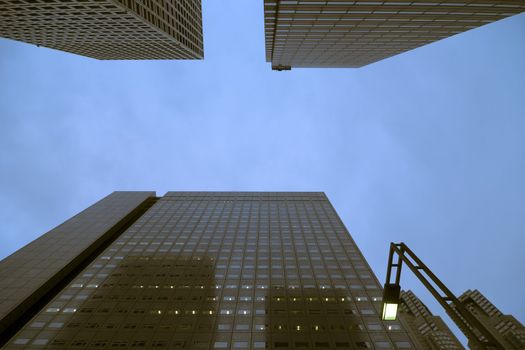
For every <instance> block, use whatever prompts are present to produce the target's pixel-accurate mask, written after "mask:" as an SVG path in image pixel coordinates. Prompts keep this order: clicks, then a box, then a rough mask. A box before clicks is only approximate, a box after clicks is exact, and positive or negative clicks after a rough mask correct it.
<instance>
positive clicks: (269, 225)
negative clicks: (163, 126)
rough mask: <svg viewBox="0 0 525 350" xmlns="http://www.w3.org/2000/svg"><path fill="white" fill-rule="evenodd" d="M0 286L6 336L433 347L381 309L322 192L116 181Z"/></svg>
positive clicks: (94, 343)
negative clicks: (133, 186)
mask: <svg viewBox="0 0 525 350" xmlns="http://www.w3.org/2000/svg"><path fill="white" fill-rule="evenodd" d="M0 291H1V292H0V301H1V303H2V304H1V305H2V308H1V309H0V311H1V312H0V320H1V321H0V322H1V323H0V325H1V327H2V328H1V329H0V334H1V336H0V340H1V341H2V344H3V349H112V348H124V349H140V348H143V349H162V348H164V349H235V350H242V349H280V350H286V349H340V350H344V349H434V348H433V347H430V346H427V344H425V343H422V342H421V341H420V339H419V338H418V337H419V334H417V333H414V332H412V330H411V327H410V326H407V323H406V322H399V321H388V322H383V321H381V319H380V312H381V296H382V289H381V285H380V283H379V282H378V280H377V278H376V277H375V275H374V274H373V272H372V270H371V269H370V267H369V265H368V264H367V262H366V261H365V259H364V258H363V256H362V254H361V253H360V251H359V249H358V247H357V246H356V244H355V242H354V241H353V240H352V238H351V236H350V235H349V233H348V231H347V230H346V228H345V227H344V225H343V223H342V222H341V220H340V219H339V217H338V215H337V213H336V212H335V210H334V209H333V207H332V206H331V204H330V202H329V201H328V199H327V198H326V196H325V195H324V194H323V193H318V192H297V193H296V192H168V193H167V194H166V195H164V196H163V197H160V198H159V197H156V196H155V194H154V193H153V192H115V193H113V194H111V195H109V196H108V197H106V198H104V199H102V200H101V201H99V202H98V203H96V204H95V205H93V206H91V207H90V208H88V209H86V210H85V211H83V212H81V213H80V214H78V215H76V216H74V217H73V218H71V219H70V220H68V221H66V222H65V223H64V224H62V225H60V226H58V227H57V228H55V229H53V230H51V231H50V232H48V233H46V234H45V235H43V236H42V237H40V238H39V239H37V240H35V241H34V242H32V243H30V244H29V245H27V246H26V247H24V248H22V249H20V250H19V251H17V252H15V253H14V254H13V255H11V256H9V257H7V258H6V259H4V260H3V261H1V262H0ZM421 344H423V345H421ZM447 349H448V348H447Z"/></svg>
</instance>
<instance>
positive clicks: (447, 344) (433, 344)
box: [399, 290, 465, 350]
mask: <svg viewBox="0 0 525 350" xmlns="http://www.w3.org/2000/svg"><path fill="white" fill-rule="evenodd" d="M401 300H402V303H401V305H400V309H399V311H400V313H399V319H400V321H401V322H402V323H403V324H404V326H405V328H406V329H407V331H408V332H409V334H410V335H412V337H413V338H415V339H416V340H417V342H418V345H417V346H416V348H417V349H432V350H456V349H465V348H464V347H463V345H461V343H460V342H459V340H458V339H457V338H456V336H455V335H454V334H453V333H452V332H451V331H450V329H449V328H448V326H447V325H446V324H445V323H444V322H443V320H442V319H441V317H439V316H434V315H432V313H431V312H430V311H429V309H428V308H427V307H426V305H425V304H423V302H421V300H419V298H418V297H416V296H415V294H414V293H412V292H411V291H410V290H409V291H406V292H405V291H402V292H401Z"/></svg>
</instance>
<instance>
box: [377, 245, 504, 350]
mask: <svg viewBox="0 0 525 350" xmlns="http://www.w3.org/2000/svg"><path fill="white" fill-rule="evenodd" d="M394 254H395V255H397V261H396V262H395V263H394ZM403 263H405V265H406V266H408V268H409V269H410V270H411V271H412V272H413V273H414V275H416V277H417V278H418V279H419V280H420V281H421V283H423V285H424V286H425V287H426V288H427V289H428V291H430V293H431V294H432V296H434V298H436V300H437V301H438V302H439V304H441V306H443V308H444V309H445V311H446V312H447V314H448V315H449V316H450V318H451V319H452V321H454V323H455V324H456V325H457V326H458V327H459V329H460V330H461V331H462V332H463V333H464V334H465V336H466V337H467V339H468V340H469V343H470V342H471V343H472V344H474V345H475V346H476V348H478V349H498V350H505V347H504V345H503V344H501V343H500V342H499V341H498V340H497V339H496V337H495V336H494V335H492V333H491V332H490V331H489V330H488V329H487V328H486V327H485V326H484V325H483V324H482V323H481V322H480V321H479V320H478V319H477V318H476V317H475V316H474V315H472V313H471V312H470V311H469V310H468V309H467V308H466V307H465V306H464V305H463V304H462V303H461V302H460V301H459V300H458V298H456V296H455V295H454V294H453V293H452V292H451V291H450V290H449V289H448V288H447V287H446V286H445V285H444V284H443V282H441V281H440V280H439V279H438V278H437V276H436V275H434V273H433V272H432V271H431V270H430V269H429V268H428V267H427V266H426V265H425V264H424V263H423V262H422V261H421V259H419V258H418V257H417V255H416V254H414V252H413V251H412V250H410V248H408V247H407V246H406V244H405V243H390V252H389V255H388V268H387V271H386V282H385V286H384V289H383V312H382V319H383V320H385V321H393V320H395V319H396V317H397V311H398V306H399V303H400V302H401V298H400V291H401V286H400V284H399V281H400V279H401V268H402V267H403ZM393 268H395V269H396V278H395V282H394V283H391V276H392V269H393Z"/></svg>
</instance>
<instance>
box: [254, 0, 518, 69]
mask: <svg viewBox="0 0 525 350" xmlns="http://www.w3.org/2000/svg"><path fill="white" fill-rule="evenodd" d="M523 11H525V3H524V2H523V1H522V0H487V1H470V0H469V1H460V2H458V1H455V0H447V1H429V0H422V1H392V0H390V1H342V0H334V1H315V0H304V1H286V0H264V26H265V41H266V61H267V62H271V64H272V68H273V69H275V70H289V69H290V68H291V67H362V66H364V65H367V64H370V63H373V62H377V61H379V60H382V59H384V58H387V57H391V56H393V55H396V54H399V53H402V52H405V51H408V50H411V49H414V48H416V47H420V46H423V45H426V44H429V43H432V42H434V41H437V40H440V39H443V38H447V37H449V36H452V35H455V34H458V33H461V32H464V31H466V30H469V29H472V28H476V27H479V26H482V25H484V24H487V23H490V22H494V21H497V20H499V19H502V18H505V17H508V16H512V15H514V14H517V13H520V12H523Z"/></svg>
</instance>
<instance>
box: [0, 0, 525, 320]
mask: <svg viewBox="0 0 525 350" xmlns="http://www.w3.org/2000/svg"><path fill="white" fill-rule="evenodd" d="M243 6H244V7H242V6H239V5H238V1H233V0H225V1H221V2H212V1H206V2H205V3H204V30H205V56H206V58H205V60H204V61H133V62H125V61H114V62H111V61H96V60H93V59H89V58H84V57H80V56H75V55H72V54H68V53H63V52H59V51H54V50H50V49H46V48H43V47H40V48H37V47H35V46H32V45H28V44H23V43H18V42H14V41H10V40H5V39H0V79H1V81H2V84H1V85H0V209H1V210H0V222H2V227H1V229H0V230H1V231H0V232H1V233H0V234H1V244H0V258H3V257H5V256H7V255H9V254H10V253H12V252H14V251H15V250H17V249H19V248H20V247H22V246H23V245H25V244H27V243H28V242H30V241H31V240H33V239H35V238H36V237H38V236H39V235H41V234H42V233H44V232H46V231H47V230H49V229H51V228H52V227H54V226H56V225H58V224H60V223H61V222H63V221H64V220H66V219H67V218H69V217H70V216H71V215H73V214H75V213H77V212H78V211H81V210H82V209H84V208H85V207H87V206H88V205H90V204H92V203H93V202H95V201H96V200H98V199H100V198H101V197H103V196H105V195H107V194H108V193H110V192H111V191H114V190H156V191H157V193H158V194H160V195H162V194H164V192H166V191H168V190H175V191H176V190H227V191H229V190H241V191H245V190H261V191H266V190H271V191H279V190H283V191H324V192H326V194H327V195H328V196H329V198H330V199H331V201H332V203H333V204H334V206H335V208H336V210H337V211H338V212H339V214H340V216H341V217H342V219H343V221H344V222H345V224H346V225H347V227H348V229H349V230H350V232H351V233H352V235H353V237H354V239H355V240H356V242H357V243H358V245H359V247H360V248H361V250H362V251H363V253H364V255H365V257H366V258H367V259H368V261H369V263H370V265H371V266H372V268H373V269H374V271H375V272H376V274H377V275H378V277H379V279H380V280H381V281H383V279H384V276H385V269H386V259H387V254H388V244H389V242H390V241H405V242H406V243H407V244H408V245H409V246H410V247H412V248H413V250H415V252H416V253H418V254H419V255H420V256H421V257H422V258H423V260H424V261H425V262H426V263H427V265H429V266H430V267H431V268H432V269H433V270H434V271H435V272H436V274H437V275H438V276H439V277H441V279H442V280H443V281H444V282H445V283H446V284H447V285H448V286H449V287H450V288H451V289H452V291H454V292H455V293H456V294H461V293H462V292H463V291H464V290H466V289H468V288H472V289H473V288H477V289H479V290H481V292H482V293H484V294H485V295H486V296H487V297H488V298H489V299H491V300H492V301H493V302H494V303H495V304H496V305H497V306H498V307H499V308H500V309H501V310H502V311H503V312H505V313H512V314H514V315H515V316H516V317H517V318H518V319H519V320H520V321H521V322H522V323H525V299H524V298H523V296H522V295H523V290H525V273H524V272H523V269H524V267H525V254H523V247H524V246H525V181H524V179H525V137H524V135H525V14H521V15H518V16H514V17H511V18H508V19H505V20H502V21H499V22H496V23H493V24H489V25H487V26H484V27H481V28H478V29H475V30H471V31H469V32H466V33H463V34H460V35H457V36H454V37H451V38H448V39H445V40H442V41H439V42H436V43H434V44H431V45H427V46H425V47H422V48H419V49H416V50H413V51H411V52H408V53H405V54H401V55H398V56H395V57H392V58H390V59H387V60H384V61H381V62H378V63H375V64H371V65H369V66H366V67H364V68H361V69H294V70H292V71H291V72H274V71H271V69H270V66H269V64H267V63H266V62H265V61H264V32H263V9H262V2H260V1H256V2H246V3H245V4H243ZM403 287H404V288H407V289H409V288H410V289H412V290H414V291H415V292H416V293H417V294H418V295H419V296H420V297H421V298H422V299H423V300H424V301H425V302H427V303H428V305H429V306H430V307H431V309H432V310H433V311H435V312H437V311H439V306H437V305H436V304H435V303H433V302H432V301H431V297H430V296H429V295H428V293H426V292H425V291H424V290H423V289H422V288H421V287H420V285H419V284H418V283H417V281H415V280H414V279H413V278H411V277H410V276H409V274H408V273H406V271H405V274H404V276H403Z"/></svg>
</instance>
